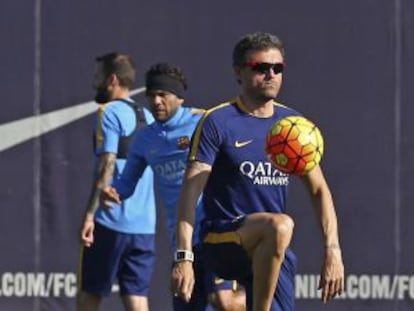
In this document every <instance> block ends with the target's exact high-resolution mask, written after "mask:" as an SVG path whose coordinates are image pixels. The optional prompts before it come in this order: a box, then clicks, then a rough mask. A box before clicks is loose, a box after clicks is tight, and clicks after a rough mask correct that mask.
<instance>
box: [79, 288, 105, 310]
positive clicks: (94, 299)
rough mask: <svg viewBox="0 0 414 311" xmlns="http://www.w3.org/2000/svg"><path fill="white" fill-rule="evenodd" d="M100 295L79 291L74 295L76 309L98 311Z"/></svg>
mask: <svg viewBox="0 0 414 311" xmlns="http://www.w3.org/2000/svg"><path fill="white" fill-rule="evenodd" d="M101 300H102V297H100V296H97V295H92V294H89V293H87V292H84V291H80V292H79V293H78V295H77V297H76V310H77V311H98V310H99V305H100V303H101Z"/></svg>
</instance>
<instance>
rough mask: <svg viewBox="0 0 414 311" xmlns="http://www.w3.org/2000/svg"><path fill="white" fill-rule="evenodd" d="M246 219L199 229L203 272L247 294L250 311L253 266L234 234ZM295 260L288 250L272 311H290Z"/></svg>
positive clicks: (293, 292) (223, 222)
mask: <svg viewBox="0 0 414 311" xmlns="http://www.w3.org/2000/svg"><path fill="white" fill-rule="evenodd" d="M244 220H245V217H239V218H235V219H233V220H219V221H206V222H205V223H204V224H203V225H202V229H201V241H202V243H201V245H202V247H201V253H202V256H203V262H204V264H205V268H206V269H208V270H210V271H213V272H214V273H216V274H217V275H218V276H220V277H222V278H225V279H235V280H237V281H238V282H240V283H241V284H242V285H243V286H244V288H245V290H246V299H247V309H248V310H251V307H252V290H253V288H252V286H253V271H252V264H251V261H250V259H249V257H248V256H247V253H246V252H245V250H244V249H243V247H242V245H241V243H240V237H239V235H238V234H237V232H236V231H237V230H238V229H239V228H240V227H241V226H242V225H243V222H244ZM295 273H296V256H295V255H294V254H293V252H292V251H291V250H290V249H288V250H287V251H286V255H285V260H284V262H283V264H282V267H281V271H280V274H279V280H278V285H277V288H276V292H275V295H274V299H273V302H272V307H271V311H280V310H283V311H293V309H294V296H295V286H294V281H295Z"/></svg>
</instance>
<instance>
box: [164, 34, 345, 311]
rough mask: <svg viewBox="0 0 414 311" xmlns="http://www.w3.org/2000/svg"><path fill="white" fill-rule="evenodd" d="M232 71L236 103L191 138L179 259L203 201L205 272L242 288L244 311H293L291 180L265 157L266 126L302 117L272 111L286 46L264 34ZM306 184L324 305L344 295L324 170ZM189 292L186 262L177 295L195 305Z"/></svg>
mask: <svg viewBox="0 0 414 311" xmlns="http://www.w3.org/2000/svg"><path fill="white" fill-rule="evenodd" d="M233 67H234V71H235V75H236V79H237V82H238V83H239V84H240V87H241V94H240V96H238V97H237V98H235V99H233V100H231V101H229V102H227V103H224V104H221V105H218V106H217V107H214V108H212V109H210V110H208V111H207V112H206V113H205V114H204V116H203V118H202V119H201V121H200V122H199V125H198V127H197V129H196V132H195V134H194V136H193V141H192V146H191V151H190V162H189V164H188V168H187V170H186V174H185V177H184V182H183V189H182V192H181V196H180V200H179V208H178V217H179V218H178V222H177V225H178V228H177V253H178V254H182V255H181V257H185V256H186V257H191V256H192V255H193V254H192V252H191V245H192V242H191V238H192V235H193V223H194V210H195V206H196V204H197V200H198V197H199V195H200V193H201V192H203V204H202V207H203V209H204V213H205V218H204V220H203V222H202V225H201V243H200V244H201V251H202V253H203V262H204V263H205V265H206V268H207V269H210V270H211V271H214V272H215V273H217V274H218V275H219V276H220V277H223V278H227V279H237V280H239V281H240V282H241V283H242V284H243V285H244V287H245V290H246V298H247V309H248V310H254V311H269V310H272V311H276V310H277V311H281V310H283V311H292V310H293V308H294V275H295V266H296V259H295V256H294V254H293V253H292V251H291V250H290V249H289V244H290V241H291V237H292V233H293V226H294V222H293V220H292V218H291V217H289V216H288V215H287V211H286V190H287V186H288V183H289V179H288V176H287V175H285V174H282V173H281V172H279V171H278V170H277V169H276V168H274V167H273V166H272V165H271V163H270V162H269V160H268V159H267V157H266V155H265V152H264V146H265V139H266V134H267V132H268V129H269V128H270V126H271V125H272V124H274V123H275V122H276V121H277V120H279V119H280V118H283V117H284V116H287V115H297V114H298V113H297V112H296V111H294V110H293V109H290V108H288V107H285V106H283V105H280V104H278V103H277V102H276V101H275V98H276V96H277V94H278V92H279V89H280V87H281V84H282V75H283V74H282V72H283V69H284V49H283V46H282V43H281V42H280V40H279V39H278V38H277V37H275V36H273V35H271V34H267V33H254V34H250V35H247V36H245V37H244V38H242V39H241V40H240V41H239V42H238V43H237V45H236V46H235V49H234V51H233ZM303 179H304V181H305V183H306V185H307V186H308V188H309V190H310V194H311V195H312V199H313V201H314V202H315V206H316V209H317V211H318V215H319V220H320V223H321V226H322V232H323V234H324V242H325V260H324V264H323V266H322V270H321V271H322V273H321V283H320V287H321V288H322V299H323V301H324V302H326V301H327V300H329V299H330V298H333V297H334V296H336V295H337V294H340V293H341V291H342V289H343V287H344V284H343V282H344V266H343V262H342V255H341V249H340V245H339V238H338V225H337V218H336V213H335V209H334V204H333V200H332V197H331V192H330V190H329V187H328V185H327V183H326V180H325V178H324V176H323V173H322V170H321V168H320V167H316V168H315V169H313V170H312V171H311V172H309V173H308V174H307V175H305V176H304V177H303ZM195 277H197V276H195ZM193 284H194V273H193V267H192V265H191V264H190V262H189V261H180V262H178V263H176V264H175V266H174V268H173V272H172V285H173V288H174V289H175V290H176V292H177V293H178V295H180V296H181V297H183V298H184V299H189V298H190V297H191V294H192V287H193Z"/></svg>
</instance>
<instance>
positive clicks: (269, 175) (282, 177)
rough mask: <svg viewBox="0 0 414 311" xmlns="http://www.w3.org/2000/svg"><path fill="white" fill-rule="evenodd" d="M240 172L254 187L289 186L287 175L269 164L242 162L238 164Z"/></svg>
mask: <svg viewBox="0 0 414 311" xmlns="http://www.w3.org/2000/svg"><path fill="white" fill-rule="evenodd" d="M240 172H241V173H242V174H243V175H244V176H247V177H249V178H250V179H251V180H252V182H253V184H254V185H263V186H287V185H288V184H289V175H287V174H284V173H282V172H280V171H279V170H277V169H276V168H275V167H274V166H273V165H272V164H271V163H270V162H262V161H259V162H258V163H253V162H251V161H244V162H242V163H241V164H240Z"/></svg>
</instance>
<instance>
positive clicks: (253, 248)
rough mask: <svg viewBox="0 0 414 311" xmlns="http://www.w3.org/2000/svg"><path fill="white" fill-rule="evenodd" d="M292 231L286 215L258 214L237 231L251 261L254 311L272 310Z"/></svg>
mask: <svg viewBox="0 0 414 311" xmlns="http://www.w3.org/2000/svg"><path fill="white" fill-rule="evenodd" d="M293 227H294V223H293V220H292V219H291V218H290V217H289V216H287V215H285V214H271V213H256V214H251V215H248V216H247V217H246V220H245V222H244V223H243V225H242V227H241V228H240V229H239V230H238V231H237V232H238V233H239V235H240V238H241V242H242V245H243V248H244V249H245V250H246V252H247V254H248V255H249V257H250V259H251V260H252V268H253V310H254V311H268V310H269V309H270V306H271V303H272V300H273V295H274V292H275V290H276V285H277V280H278V277H279V272H280V267H281V265H282V262H283V260H284V258H285V252H286V249H287V247H288V246H289V243H290V240H291V238H292V234H293Z"/></svg>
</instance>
